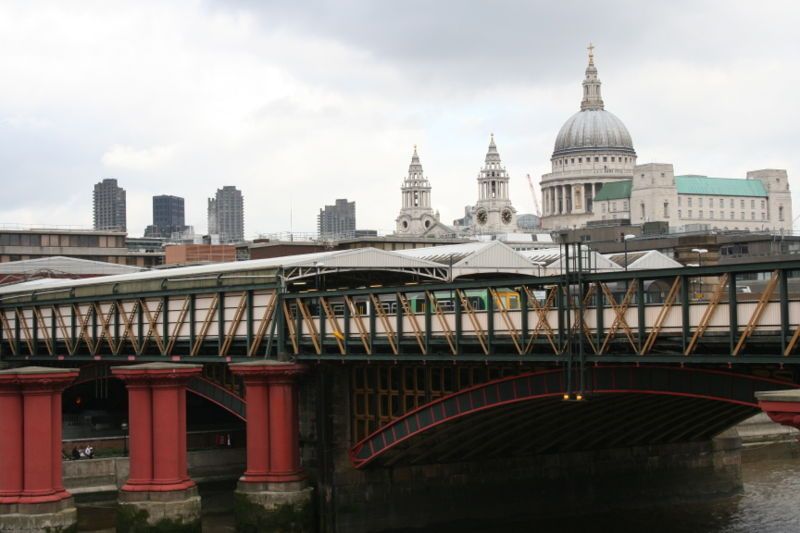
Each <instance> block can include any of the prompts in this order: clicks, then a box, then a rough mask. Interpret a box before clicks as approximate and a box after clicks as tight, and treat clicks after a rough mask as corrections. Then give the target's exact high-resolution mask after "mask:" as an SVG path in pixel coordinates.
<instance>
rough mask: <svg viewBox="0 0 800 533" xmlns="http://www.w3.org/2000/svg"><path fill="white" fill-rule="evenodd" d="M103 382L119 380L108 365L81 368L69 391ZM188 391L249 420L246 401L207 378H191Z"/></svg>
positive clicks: (242, 419)
mask: <svg viewBox="0 0 800 533" xmlns="http://www.w3.org/2000/svg"><path fill="white" fill-rule="evenodd" d="M102 380H114V381H118V378H116V377H114V376H113V375H111V373H110V372H109V366H108V365H107V364H103V363H99V364H88V365H83V366H81V367H80V374H79V375H78V378H77V379H76V380H75V381H73V382H72V383H70V386H69V387H68V389H69V388H73V387H77V386H78V385H83V384H85V383H90V382H93V381H102ZM186 390H187V391H188V392H189V393H191V394H194V395H195V396H198V397H200V398H203V399H204V400H207V401H209V402H211V403H213V404H214V405H216V406H218V407H220V408H222V409H223V410H225V411H227V412H228V413H230V414H232V415H233V416H235V417H236V418H238V419H239V420H241V421H243V422H244V421H246V420H247V403H246V401H245V399H244V398H243V397H241V396H239V395H238V394H236V393H235V392H233V391H231V390H230V389H229V388H227V387H224V386H222V385H220V384H219V383H217V382H215V381H213V380H211V379H208V378H207V377H203V376H197V377H193V378H191V379H190V380H189V383H187V385H186Z"/></svg>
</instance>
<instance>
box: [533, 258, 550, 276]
mask: <svg viewBox="0 0 800 533" xmlns="http://www.w3.org/2000/svg"><path fill="white" fill-rule="evenodd" d="M531 264H533V265H536V268H537V272H538V275H539V277H542V267H543V266H545V265H546V264H547V263H545V262H544V261H531Z"/></svg>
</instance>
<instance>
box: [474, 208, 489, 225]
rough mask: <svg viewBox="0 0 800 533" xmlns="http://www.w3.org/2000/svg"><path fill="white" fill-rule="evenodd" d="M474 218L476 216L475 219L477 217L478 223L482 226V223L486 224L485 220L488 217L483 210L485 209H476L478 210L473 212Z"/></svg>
mask: <svg viewBox="0 0 800 533" xmlns="http://www.w3.org/2000/svg"><path fill="white" fill-rule="evenodd" d="M475 218H477V219H478V224H480V225H481V226H483V225H484V224H486V220H487V219H488V218H489V215H488V214H487V213H486V210H485V209H480V210H479V211H478V212H477V213H476V214H475Z"/></svg>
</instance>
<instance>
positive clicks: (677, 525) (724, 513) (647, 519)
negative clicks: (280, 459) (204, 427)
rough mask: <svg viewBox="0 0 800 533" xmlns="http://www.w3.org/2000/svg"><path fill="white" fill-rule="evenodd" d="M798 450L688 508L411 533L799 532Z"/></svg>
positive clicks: (223, 518)
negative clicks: (730, 490) (728, 493)
mask: <svg viewBox="0 0 800 533" xmlns="http://www.w3.org/2000/svg"><path fill="white" fill-rule="evenodd" d="M798 450H800V447H798V446H797V445H793V446H788V447H787V446H782V447H776V446H770V447H767V448H764V449H762V450H761V451H759V450H750V451H747V452H746V453H745V454H744V463H743V464H742V481H743V485H744V486H743V489H742V491H741V493H739V494H737V495H736V496H733V497H728V498H720V499H714V500H708V501H701V502H697V503H692V504H680V505H668V506H667V505H665V506H655V507H647V508H630V507H628V508H620V509H617V510H614V511H608V512H603V513H593V514H589V515H583V516H559V517H552V518H536V519H533V520H532V519H526V520H509V521H508V522H507V523H497V522H496V521H495V522H492V523H487V524H479V523H476V522H469V523H458V524H451V525H448V526H442V525H437V526H436V527H430V528H424V529H416V530H414V533H422V532H424V533H433V532H436V533H451V532H452V533H454V532H456V531H459V532H469V533H479V532H480V533H483V532H486V533H489V532H492V533H494V532H509V533H522V532H531V531H534V532H536V533H550V532H552V533H604V532H614V533H640V532H644V533H800V454H798ZM231 490H232V487H230V488H228V489H227V490H210V491H209V490H206V491H203V492H206V493H205V494H203V504H204V512H205V516H204V520H203V525H204V527H203V531H205V532H211V533H217V532H219V533H224V532H227V531H234V527H233V520H232V517H231V515H230V512H229V509H230V507H229V505H230V504H232V498H231ZM113 516H114V515H113V509H111V508H110V507H107V506H92V505H81V506H79V517H80V523H79V526H80V529H79V530H80V531H113V529H112V524H113Z"/></svg>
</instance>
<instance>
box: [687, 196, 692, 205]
mask: <svg viewBox="0 0 800 533" xmlns="http://www.w3.org/2000/svg"><path fill="white" fill-rule="evenodd" d="M687 200H688V201H689V207H692V197H691V196H690V197H689V198H687Z"/></svg>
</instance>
